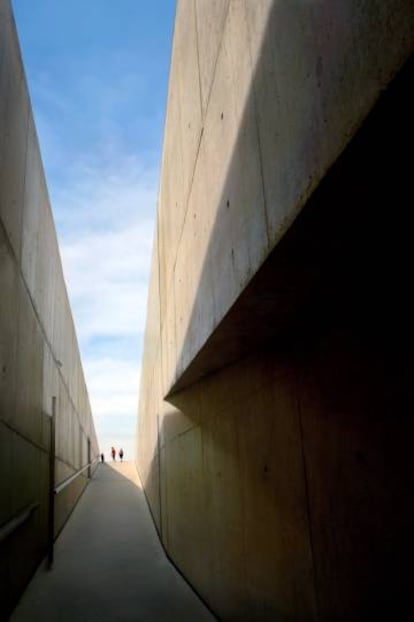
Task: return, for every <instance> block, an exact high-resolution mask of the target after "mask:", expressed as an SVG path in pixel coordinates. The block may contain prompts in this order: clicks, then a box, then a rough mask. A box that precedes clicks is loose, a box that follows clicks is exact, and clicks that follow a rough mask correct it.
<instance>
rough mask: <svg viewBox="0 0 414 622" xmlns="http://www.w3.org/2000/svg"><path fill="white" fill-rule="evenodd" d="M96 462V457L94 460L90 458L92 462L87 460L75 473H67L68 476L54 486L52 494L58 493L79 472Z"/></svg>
mask: <svg viewBox="0 0 414 622" xmlns="http://www.w3.org/2000/svg"><path fill="white" fill-rule="evenodd" d="M96 462H98V458H95V460H92V462H88V464H86V465H85V466H83V467H81V468H80V469H78V470H77V471H76V472H75V473H72V475H69V477H67V478H66V479H64V480H63V481H62V482H60V484H58V485H57V486H55V488H54V490H53V492H54V494H55V495H58V494H59V493H60V492H62V490H64V489H65V488H66V486H68V485H69V484H70V483H71V482H73V480H74V479H76V478H77V477H78V476H79V475H80V474H81V473H83V472H84V471H86V469H89V468H91V467H92V466H93V465H94V464H95V463H96Z"/></svg>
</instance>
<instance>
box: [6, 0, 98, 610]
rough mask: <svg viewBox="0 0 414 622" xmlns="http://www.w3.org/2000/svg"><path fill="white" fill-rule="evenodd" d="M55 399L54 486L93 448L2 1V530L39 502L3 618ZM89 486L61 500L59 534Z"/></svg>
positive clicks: (23, 567)
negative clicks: (89, 448) (26, 509)
mask: <svg viewBox="0 0 414 622" xmlns="http://www.w3.org/2000/svg"><path fill="white" fill-rule="evenodd" d="M53 396H55V397H56V398H57V416H56V463H55V467H56V471H55V483H56V484H57V483H59V482H61V481H62V480H63V479H65V478H66V477H67V476H69V475H71V474H72V473H74V471H76V470H77V469H79V468H81V467H83V466H84V465H85V464H86V462H87V459H88V440H89V441H90V445H91V452H92V455H93V456H94V455H95V456H96V455H97V454H98V443H97V438H96V434H95V429H94V424H93V419H92V415H91V408H90V404H89V398H88V393H87V389H86V384H85V379H84V375H83V370H82V364H81V361H80V354H79V349H78V342H77V338H76V332H75V327H74V323H73V319H72V314H71V309H70V305H69V300H68V295H67V292H66V286H65V282H64V276H63V270H62V265H61V260H60V254H59V246H58V240H57V236H56V231H55V227H54V222H53V216H52V211H51V207H50V203H49V197H48V191H47V186H46V180H45V175H44V171H43V166H42V159H41V155H40V149H39V143H38V140H37V134H36V128H35V123H34V119H33V115H32V110H31V105H30V99H29V93H28V89H27V84H26V77H25V72H24V67H23V62H22V58H21V53H20V48H19V42H18V37H17V32H16V27H15V23H14V19H13V15H12V9H11V3H10V2H9V1H8V0H0V446H1V452H0V473H1V477H0V480H1V481H0V499H1V503H0V526H4V525H7V524H8V522H9V521H10V520H13V519H14V518H16V516H18V515H19V514H20V513H21V512H22V511H24V510H25V508H27V507H28V506H30V505H32V504H37V509H36V511H35V512H34V513H33V515H32V516H31V519H30V520H29V521H28V522H27V523H25V525H23V526H22V527H21V529H20V530H19V532H18V533H13V534H11V535H10V537H8V538H7V541H5V542H3V543H2V545H1V548H0V603H1V610H2V613H1V615H4V614H5V613H6V614H7V612H8V611H9V610H10V609H12V607H13V605H14V603H15V601H16V599H17V598H18V597H19V595H20V593H21V591H22V590H23V589H24V587H25V585H26V584H27V581H28V580H29V578H30V577H31V576H32V574H33V572H34V570H35V569H36V567H37V566H38V564H39V562H40V560H41V559H42V557H43V555H44V552H45V547H46V542H47V528H48V523H47V517H48V488H49V469H48V464H49V452H50V415H51V408H52V397H53ZM86 481H87V479H86V476H81V477H79V478H78V479H77V480H76V482H74V483H73V484H72V485H71V486H68V487H67V488H66V489H65V491H64V492H62V494H60V495H59V496H58V497H57V501H56V508H55V510H56V511H55V525H54V526H55V533H57V532H58V531H59V529H60V528H61V527H62V525H63V524H64V522H65V520H66V518H67V516H68V515H69V513H70V512H71V510H72V509H73V506H74V504H75V503H76V500H77V498H78V496H79V494H80V493H81V492H82V490H83V488H84V487H85V485H86ZM0 617H1V616H0Z"/></svg>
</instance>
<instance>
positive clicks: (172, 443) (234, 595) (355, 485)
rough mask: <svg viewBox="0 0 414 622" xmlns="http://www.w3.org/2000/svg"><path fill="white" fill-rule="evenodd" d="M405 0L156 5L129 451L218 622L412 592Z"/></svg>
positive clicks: (386, 604) (354, 612) (383, 600)
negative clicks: (160, 26) (154, 149)
mask: <svg viewBox="0 0 414 622" xmlns="http://www.w3.org/2000/svg"><path fill="white" fill-rule="evenodd" d="M413 9H414V4H413V3H412V2H410V1H409V0H389V1H388V2H384V1H383V0H348V1H346V2H344V0H319V1H314V2H312V1H304V0H290V1H289V2H283V1H280V0H179V1H178V3H177V12H176V22H175V31H174V40H173V46H172V58H171V70H170V83H169V92H168V104H167V115H166V123H165V134H164V148H163V161H162V169H161V179H160V191H159V197H158V214H157V226H156V234H155V241H154V251H153V262H152V272H151V285H150V290H149V299H148V314H147V326H146V332H145V347H144V355H143V360H142V373H141V391H140V404H139V417H138V419H139V426H138V434H137V442H138V452H137V456H138V458H137V461H138V468H139V472H140V476H141V479H142V481H143V484H144V487H145V491H146V494H147V498H148V499H149V502H150V505H151V508H152V512H153V515H154V517H155V520H156V522H157V524H158V526H159V530H160V533H161V535H162V541H163V543H164V546H165V548H166V550H167V551H168V554H169V555H170V557H171V559H173V560H174V563H175V564H176V565H177V566H178V567H179V568H180V571H181V572H182V573H183V574H184V575H185V576H186V577H187V579H188V580H189V581H190V583H191V584H192V585H193V586H194V587H195V589H196V590H197V591H198V593H199V594H201V595H202V597H203V598H204V600H205V601H206V602H208V603H209V606H210V607H211V608H212V609H213V610H214V611H215V612H216V613H217V615H218V616H219V617H220V619H221V620H223V621H225V620H228V621H234V620H246V621H247V622H265V621H266V622H267V621H269V622H270V621H271V622H273V621H274V620H286V621H289V622H293V621H296V622H303V621H304V620H307V621H308V620H309V621H310V620H319V621H322V620H328V621H329V622H333V621H335V622H339V621H340V622H344V621H346V622H349V621H351V620H352V621H354V620H355V621H356V622H359V621H360V620H371V619H377V618H382V617H384V616H385V617H386V618H387V619H391V620H393V619H404V617H405V615H406V614H405V613H404V611H405V610H411V608H412V603H411V599H410V594H411V586H410V585H409V577H410V576H411V565H412V558H413V553H412V551H414V542H413V532H412V527H411V526H410V525H412V522H413V520H414V503H413V496H412V486H411V474H412V472H413V468H414V466H413V460H412V450H411V447H410V445H409V442H410V441H411V439H412V433H413V422H412V419H410V414H411V413H412V403H413V399H414V396H413V395H412V385H413V383H412V378H413V370H412V350H413V348H414V331H413V323H412V317H414V309H413V307H412V304H411V302H410V300H409V295H410V294H411V292H410V291H409V286H408V283H410V282H411V281H412V265H413V256H412V251H411V250H410V249H412V248H413V245H412V236H410V233H411V232H412V230H413V223H412V218H411V214H410V210H409V209H408V204H409V202H408V201H407V198H409V197H411V195H412V188H411V185H412V184H411V183H409V182H410V181H411V177H412V173H411V171H409V170H408V162H409V159H408V158H407V157H406V156H405V155H404V153H405V152H408V153H410V152H411V133H412V130H411V127H412V109H413V103H412V100H411V98H410V92H411V90H412V75H413V73H412V72H413V65H412V64H411V65H410V66H408V64H407V65H406V63H408V59H409V57H410V55H411V54H412V51H413V50H414V30H413V28H412V24H413V18H414V13H413ZM410 67H411V68H410ZM404 147H405V151H404Z"/></svg>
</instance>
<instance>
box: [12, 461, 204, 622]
mask: <svg viewBox="0 0 414 622" xmlns="http://www.w3.org/2000/svg"><path fill="white" fill-rule="evenodd" d="M29 620H30V622H33V620H44V621H45V622H53V621H55V620H56V621H59V622H95V620H96V621H97V622H98V621H99V622H112V621H117V622H118V621H119V622H141V621H142V622H163V621H165V622H167V621H168V622H175V621H179V622H204V621H206V622H211V621H212V620H215V618H214V617H213V616H212V614H211V613H210V612H209V611H208V610H207V609H206V608H205V607H204V605H203V604H202V602H201V601H200V600H199V599H198V597H197V596H196V595H195V594H194V592H193V591H192V590H191V588H190V587H189V586H188V585H187V583H186V582H185V581H184V579H183V578H182V577H181V576H180V575H179V573H178V572H177V571H176V570H175V569H174V567H173V566H172V564H171V563H170V562H169V561H168V559H167V558H166V556H165V553H164V551H163V549H162V547H161V545H160V542H159V540H158V536H157V533H156V531H155V528H154V525H153V523H152V519H151V516H150V514H149V511H148V507H147V504H146V501H145V497H144V493H143V492H142V489H141V486H140V483H139V479H138V476H137V473H136V470H135V465H134V464H133V463H132V462H124V463H123V464H120V463H110V464H101V465H99V467H98V469H97V472H96V474H95V476H94V478H93V479H92V480H91V482H90V484H89V486H88V488H87V489H86V491H85V493H84V494H83V496H82V498H81V500H80V501H79V503H78V505H77V507H76V509H75V511H74V512H73V514H72V516H71V518H70V519H69V521H68V523H67V525H66V526H65V528H64V529H63V531H62V533H61V535H60V536H59V538H58V540H57V542H56V547H55V562H54V566H53V569H52V570H51V571H50V572H49V571H47V570H45V568H44V565H43V564H42V566H41V567H40V568H39V570H38V571H37V573H36V575H35V577H34V579H33V581H32V582H31V583H30V585H29V587H28V589H27V590H26V592H25V594H24V595H23V598H22V600H21V601H20V603H19V605H18V606H17V608H16V610H15V611H14V614H13V615H12V617H11V621H12V622H28V621H29Z"/></svg>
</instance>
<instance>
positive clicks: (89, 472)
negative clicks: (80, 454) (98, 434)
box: [88, 437, 92, 479]
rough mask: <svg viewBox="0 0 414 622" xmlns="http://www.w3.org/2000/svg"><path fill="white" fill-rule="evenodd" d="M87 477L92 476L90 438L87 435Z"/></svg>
mask: <svg viewBox="0 0 414 622" xmlns="http://www.w3.org/2000/svg"><path fill="white" fill-rule="evenodd" d="M88 464H89V467H88V479H91V477H92V471H91V466H90V465H91V439H90V438H89V437H88Z"/></svg>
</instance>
